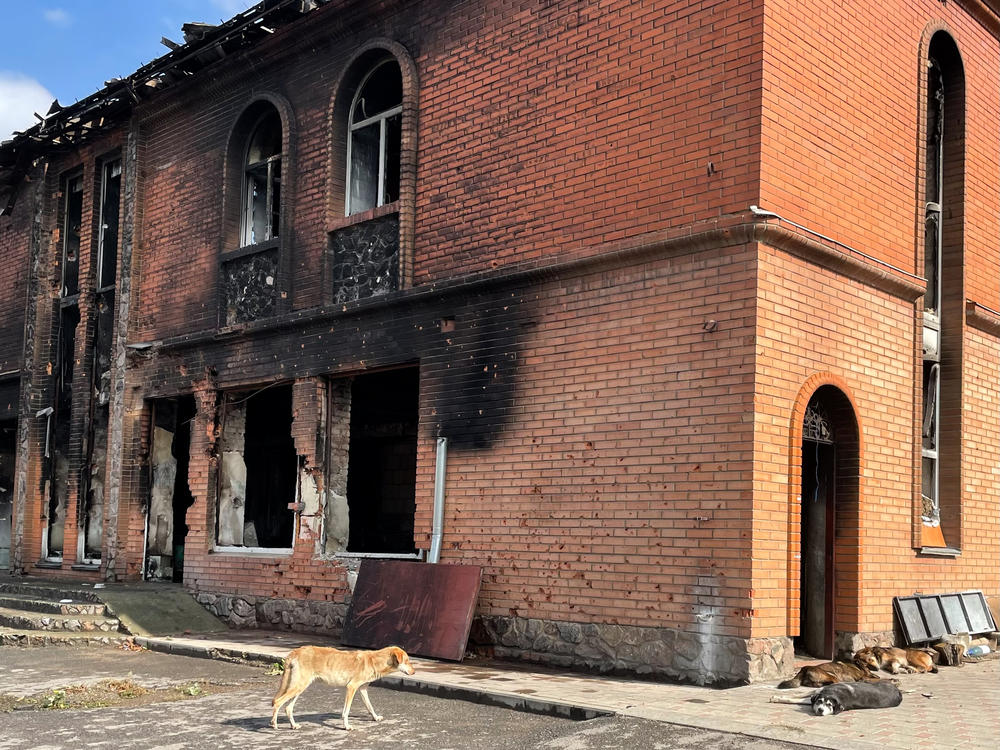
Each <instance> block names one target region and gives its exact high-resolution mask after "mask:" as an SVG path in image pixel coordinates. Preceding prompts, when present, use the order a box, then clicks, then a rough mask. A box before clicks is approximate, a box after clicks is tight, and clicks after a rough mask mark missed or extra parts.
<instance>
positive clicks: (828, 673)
mask: <svg viewBox="0 0 1000 750" xmlns="http://www.w3.org/2000/svg"><path fill="white" fill-rule="evenodd" d="M876 679H878V678H877V677H872V676H871V675H870V674H869V673H868V670H867V669H865V668H863V667H860V666H858V665H857V664H851V663H850V662H847V661H828V662H824V663H822V664H814V665H812V666H809V667H802V669H800V670H799V671H798V673H797V674H796V675H795V676H794V677H793V678H791V679H790V680H785V681H784V682H782V683H780V684H779V685H778V689H779V690H787V689H788V688H794V687H823V686H824V685H832V684H834V683H836V682H873V681H875V680H876Z"/></svg>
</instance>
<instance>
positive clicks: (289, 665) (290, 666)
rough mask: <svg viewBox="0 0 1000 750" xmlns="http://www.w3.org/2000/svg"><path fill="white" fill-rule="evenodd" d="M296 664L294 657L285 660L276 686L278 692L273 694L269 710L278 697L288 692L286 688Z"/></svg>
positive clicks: (290, 681)
mask: <svg viewBox="0 0 1000 750" xmlns="http://www.w3.org/2000/svg"><path fill="white" fill-rule="evenodd" d="M297 666H298V662H297V661H296V660H295V657H289V658H287V659H285V671H284V672H282V673H281V683H280V684H279V685H278V692H277V693H275V694H274V698H273V699H272V700H271V708H274V706H275V705H276V704H277V702H278V697H279V696H281V695H284V694H285V692H286V691H287V690H288V686H289V685H290V684H291V683H292V670H294V669H296V668H297Z"/></svg>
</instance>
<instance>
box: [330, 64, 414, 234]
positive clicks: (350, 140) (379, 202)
mask: <svg viewBox="0 0 1000 750" xmlns="http://www.w3.org/2000/svg"><path fill="white" fill-rule="evenodd" d="M383 65H397V63H396V61H395V60H394V59H392V58H387V59H385V60H382V61H381V62H379V63H377V64H376V65H374V66H373V67H372V69H371V70H369V71H368V73H367V74H366V75H365V77H364V78H363V79H361V83H360V84H359V85H358V90H357V91H356V92H355V93H354V98H353V99H352V100H351V109H350V111H349V113H348V119H347V181H346V183H345V184H346V186H347V189H346V190H345V191H344V193H345V199H344V211H345V215H346V216H350V215H351V214H352V213H357V211H354V210H352V207H351V193H352V190H351V168H352V166H353V162H352V159H353V154H352V150H353V146H354V133H355V132H357V131H358V130H361V129H362V128H366V127H368V126H369V125H372V124H374V123H378V124H379V139H378V189H377V191H376V196H375V208H378V207H379V206H384V205H385V204H386V200H385V173H386V163H385V147H386V123H387V122H388V121H389V119H390V118H392V117H395V116H396V115H398V114H401V113H402V111H403V102H400V103H399V105H398V106H395V107H392V108H390V109H387V110H385V111H384V112H379V113H378V114H377V115H372V116H371V117H368V118H365V119H364V120H360V121H358V122H355V121H354V110H355V109H356V108H357V106H358V99H359V98H360V97H361V92H362V91H364V89H365V85H366V84H367V83H368V81H369V80H371V77H372V76H373V75H375V73H376V71H378V69H379V68H381V67H382V66H383ZM397 168H398V165H397ZM359 210H364V209H359Z"/></svg>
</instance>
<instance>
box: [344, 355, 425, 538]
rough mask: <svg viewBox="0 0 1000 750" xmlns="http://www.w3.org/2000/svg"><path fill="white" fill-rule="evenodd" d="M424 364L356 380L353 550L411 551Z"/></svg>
mask: <svg viewBox="0 0 1000 750" xmlns="http://www.w3.org/2000/svg"><path fill="white" fill-rule="evenodd" d="M418 392H419V370H418V369H417V368H416V367H411V368H406V369H400V370H390V371H388V372H379V373H372V374H369V375H360V376H358V377H356V378H355V379H354V382H353V384H352V386H351V442H350V458H349V465H348V470H347V498H348V506H349V515H350V537H349V539H348V544H347V550H348V551H349V552H395V553H412V552H413V551H414V546H413V515H414V512H415V510H416V501H415V495H416V471H417V417H418V404H417V399H418Z"/></svg>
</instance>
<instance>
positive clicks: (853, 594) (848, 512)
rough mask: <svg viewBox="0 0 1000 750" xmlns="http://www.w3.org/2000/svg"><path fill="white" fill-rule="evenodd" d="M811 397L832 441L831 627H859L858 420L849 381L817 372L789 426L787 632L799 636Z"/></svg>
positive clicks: (798, 401) (837, 630) (800, 397)
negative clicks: (804, 474) (805, 457)
mask: <svg viewBox="0 0 1000 750" xmlns="http://www.w3.org/2000/svg"><path fill="white" fill-rule="evenodd" d="M810 402H818V403H822V404H823V406H824V407H825V410H826V413H827V415H828V419H829V422H830V426H831V428H832V429H831V432H832V435H833V438H832V443H833V444H834V445H835V446H836V454H835V459H833V460H834V461H835V472H834V475H835V480H834V481H835V486H834V487H833V493H834V497H835V506H834V512H833V515H832V523H833V529H832V572H833V583H832V601H831V602H830V609H831V611H830V613H829V615H830V617H831V618H832V630H833V632H834V633H841V632H851V631H857V630H858V625H859V622H860V616H859V615H860V612H859V607H860V591H861V586H860V583H861V581H860V573H861V548H860V534H861V481H860V477H861V473H862V470H863V459H862V456H863V454H864V452H863V445H862V439H861V435H862V430H861V424H860V420H859V419H858V416H857V409H856V408H855V405H854V404H855V400H854V397H853V395H852V393H851V389H850V387H849V386H848V385H847V383H846V382H844V380H843V379H842V378H841V377H839V376H837V375H835V374H833V373H829V372H824V373H816V374H814V375H813V376H812V377H810V378H809V379H808V380H807V381H806V382H805V383H804V384H803V385H802V388H801V389H800V390H799V393H798V395H797V397H796V399H795V404H794V407H793V409H792V414H791V423H790V425H789V472H788V474H789V481H788V527H787V531H788V535H787V540H788V543H787V549H788V559H787V592H788V594H787V629H788V635H789V636H790V637H794V636H799V635H800V615H801V602H802V582H801V574H800V564H801V557H800V556H801V554H802V528H803V526H802V518H803V516H802V513H803V504H802V498H801V492H802V487H803V482H802V466H803V425H804V420H805V418H806V411H807V407H808V405H809V404H810ZM831 655H832V654H831Z"/></svg>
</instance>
